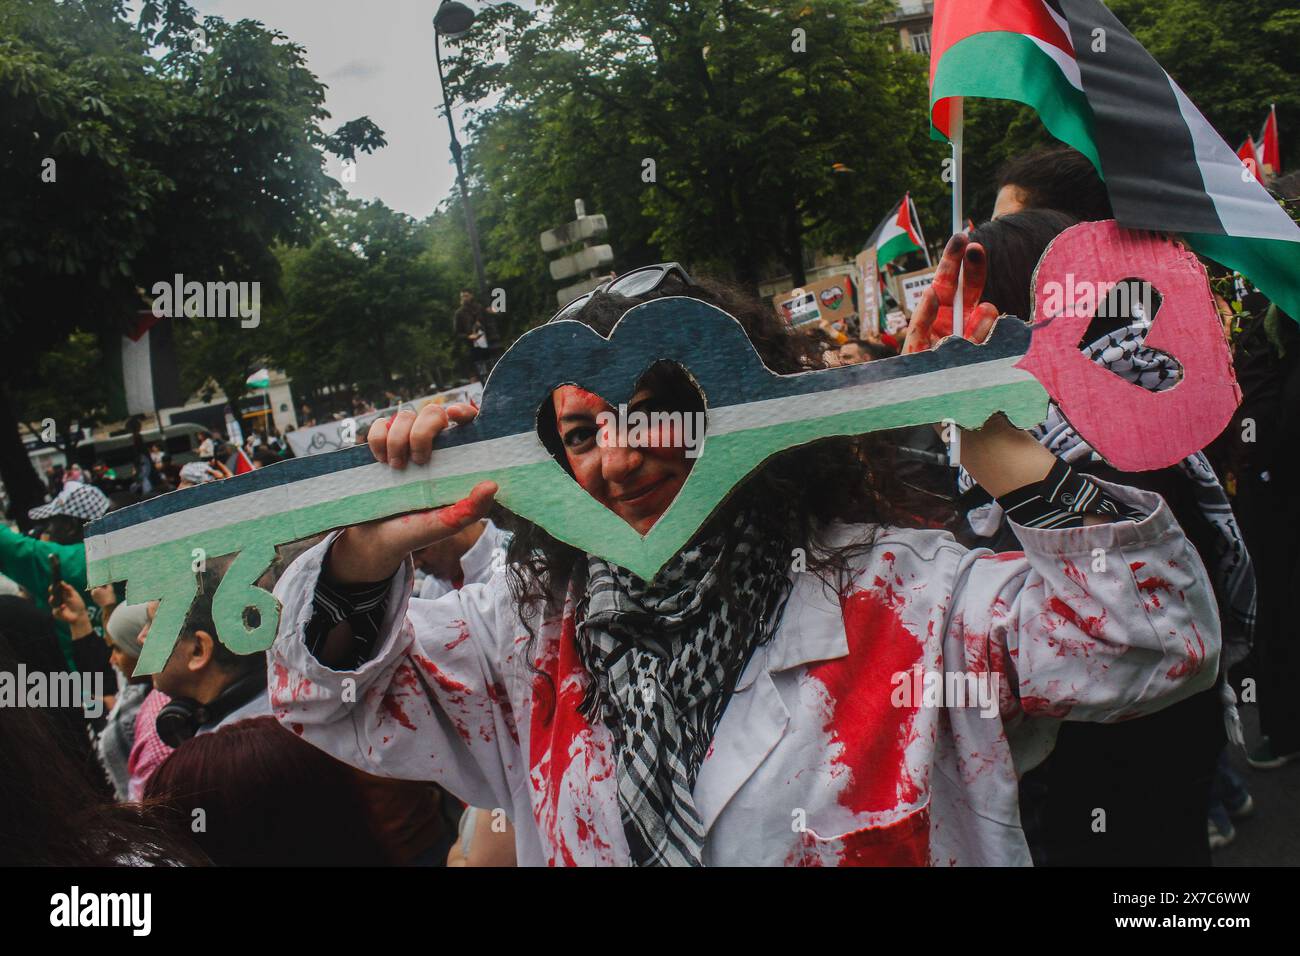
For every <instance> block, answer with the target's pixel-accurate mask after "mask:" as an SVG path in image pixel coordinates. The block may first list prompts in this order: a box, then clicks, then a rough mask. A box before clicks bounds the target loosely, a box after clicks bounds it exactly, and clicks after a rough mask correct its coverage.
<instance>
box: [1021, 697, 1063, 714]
mask: <svg viewBox="0 0 1300 956" xmlns="http://www.w3.org/2000/svg"><path fill="white" fill-rule="evenodd" d="M1020 706H1021V708H1022V709H1023V710H1024V712H1025V713H1026V714H1028V715H1029V716H1030V717H1056V718H1058V719H1064V718H1065V717H1066V716H1068V715H1069V713H1070V705H1069V704H1066V703H1062V702H1060V701H1051V700H1048V699H1047V698H1046V697H1033V696H1030V695H1025V696H1023V697H1021V698H1020Z"/></svg>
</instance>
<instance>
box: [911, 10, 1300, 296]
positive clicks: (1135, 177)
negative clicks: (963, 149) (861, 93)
mask: <svg viewBox="0 0 1300 956" xmlns="http://www.w3.org/2000/svg"><path fill="white" fill-rule="evenodd" d="M931 51H932V52H931V60H930V119H931V124H932V126H933V133H934V134H935V136H936V138H947V137H948V136H949V131H950V121H951V118H952V113H953V108H952V105H953V104H954V103H956V102H958V98H960V97H965V96H977V97H991V98H995V99H1009V100H1016V101H1019V102H1021V103H1025V104H1028V105H1029V106H1031V107H1033V108H1034V109H1035V110H1036V111H1037V112H1038V115H1039V118H1040V119H1042V121H1043V125H1044V126H1046V127H1047V129H1048V131H1049V132H1051V133H1052V135H1053V136H1055V137H1056V138H1057V139H1060V140H1063V141H1064V142H1066V143H1068V144H1069V145H1071V146H1073V147H1074V148H1075V149H1077V150H1079V152H1081V153H1083V154H1084V155H1085V156H1087V157H1088V158H1089V159H1091V160H1092V162H1093V165H1095V166H1096V167H1097V169H1098V171H1099V172H1100V173H1101V176H1102V178H1103V179H1104V180H1105V182H1106V189H1107V192H1108V193H1109V194H1110V201H1111V206H1112V207H1113V208H1114V210H1115V217H1116V219H1118V220H1119V223H1120V225H1122V226H1125V227H1127V228H1129V229H1148V230H1155V231H1163V232H1177V233H1182V234H1183V236H1184V238H1185V239H1186V241H1187V242H1188V244H1189V245H1190V246H1191V247H1192V248H1193V249H1194V250H1196V251H1197V252H1199V253H1201V254H1203V255H1205V256H1207V257H1209V258H1211V259H1214V260H1216V261H1218V262H1221V263H1222V264H1223V265H1225V266H1228V267H1229V268H1232V269H1235V270H1237V271H1238V272H1241V273H1242V274H1244V275H1245V276H1247V277H1248V278H1249V279H1250V280H1251V281H1253V282H1254V284H1255V286H1256V287H1257V288H1259V290H1260V291H1261V292H1263V293H1264V294H1265V295H1267V296H1268V297H1269V298H1270V299H1272V300H1273V301H1274V302H1276V303H1277V305H1278V307H1279V308H1280V309H1282V310H1283V311H1285V312H1287V313H1289V314H1290V315H1291V316H1292V317H1293V318H1296V319H1297V320H1298V321H1300V281H1297V277H1300V227H1297V226H1296V224H1295V223H1293V222H1292V221H1291V218H1290V216H1288V215H1287V214H1286V213H1285V212H1284V211H1283V210H1282V208H1281V207H1280V206H1278V204H1277V203H1276V202H1274V201H1273V199H1272V197H1271V196H1269V194H1268V193H1267V192H1266V191H1265V189H1264V187H1263V186H1261V185H1260V184H1259V182H1258V180H1257V179H1256V178H1255V177H1254V176H1253V175H1251V174H1250V171H1249V170H1247V169H1245V168H1243V166H1242V163H1241V160H1240V159H1238V157H1237V155H1236V153H1235V152H1234V151H1233V149H1232V147H1230V146H1229V145H1228V144H1227V143H1225V142H1224V141H1223V138H1222V137H1221V136H1219V134H1218V133H1216V132H1215V131H1214V127H1212V126H1211V125H1210V124H1209V122H1208V121H1206V119H1205V117H1204V116H1202V115H1201V113H1200V111H1199V110H1198V109H1197V108H1196V107H1195V106H1194V105H1193V104H1192V102H1191V100H1189V99H1188V98H1187V96H1186V95H1185V94H1184V93H1183V91H1182V90H1181V89H1179V87H1178V84H1176V83H1175V82H1174V81H1173V80H1172V79H1171V78H1170V77H1169V74H1167V73H1166V72H1165V71H1164V70H1163V69H1161V67H1160V64H1158V63H1157V62H1156V61H1155V60H1154V59H1153V58H1152V56H1151V54H1149V53H1148V52H1147V51H1146V50H1145V49H1143V47H1142V45H1141V44H1140V43H1138V41H1137V40H1136V39H1134V37H1133V35H1132V34H1131V33H1129V31H1128V30H1127V29H1125V28H1124V25H1123V24H1122V23H1120V22H1119V20H1117V19H1116V18H1115V17H1114V15H1113V14H1111V12H1110V11H1109V10H1108V9H1106V7H1105V5H1104V4H1102V3H1101V2H1100V0H936V3H935V7H934V27H933V30H932V34H931Z"/></svg>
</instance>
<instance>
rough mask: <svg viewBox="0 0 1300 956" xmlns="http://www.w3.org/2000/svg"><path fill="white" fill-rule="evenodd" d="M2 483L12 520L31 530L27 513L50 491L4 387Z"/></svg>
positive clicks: (0, 392) (0, 405)
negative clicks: (34, 464)
mask: <svg viewBox="0 0 1300 956" xmlns="http://www.w3.org/2000/svg"><path fill="white" fill-rule="evenodd" d="M0 481H3V482H4V486H5V492H6V493H7V494H8V495H9V512H8V514H9V517H10V518H12V519H13V520H15V521H17V522H18V527H19V528H20V529H22V530H23V531H27V530H28V529H29V528H31V526H32V521H31V519H30V518H28V517H27V511H28V509H31V508H35V507H36V506H37V505H39V504H41V503H43V502H44V501H45V492H46V488H45V482H44V481H42V480H41V476H40V475H38V474H36V469H35V468H33V467H32V460H31V459H30V458H28V457H27V449H26V448H24V447H23V439H22V436H21V435H19V434H18V416H17V415H15V414H14V408H13V403H12V401H11V400H10V398H9V391H8V389H6V388H4V387H3V386H0Z"/></svg>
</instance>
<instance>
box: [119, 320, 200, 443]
mask: <svg viewBox="0 0 1300 956" xmlns="http://www.w3.org/2000/svg"><path fill="white" fill-rule="evenodd" d="M103 349H104V358H105V360H106V372H107V376H108V383H109V414H110V416H111V417H113V418H126V417H128V416H130V415H152V414H153V413H154V412H155V411H156V410H158V409H160V408H171V407H173V406H176V405H180V404H182V403H183V402H184V400H185V397H184V396H183V395H182V394H181V383H180V373H179V371H178V367H177V362H176V346H175V343H174V341H173V338H172V322H171V319H168V318H160V317H158V316H156V315H154V314H153V312H152V311H150V310H147V309H146V310H142V311H140V312H137V313H136V314H135V319H134V321H133V322H132V323H131V326H130V328H128V329H127V332H126V334H125V335H118V334H116V333H109V335H108V336H107V339H106V340H105V341H104V343H103Z"/></svg>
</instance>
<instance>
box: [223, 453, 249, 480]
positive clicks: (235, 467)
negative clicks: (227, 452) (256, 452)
mask: <svg viewBox="0 0 1300 956" xmlns="http://www.w3.org/2000/svg"><path fill="white" fill-rule="evenodd" d="M226 467H227V468H229V469H230V472H231V474H235V475H244V474H247V473H248V472H250V471H253V470H254V469H253V463H252V462H251V461H250V460H249V458H248V456H247V455H246V454H244V449H242V448H236V449H235V453H234V454H233V455H231V456H230V457H229V458H227V459H226Z"/></svg>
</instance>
